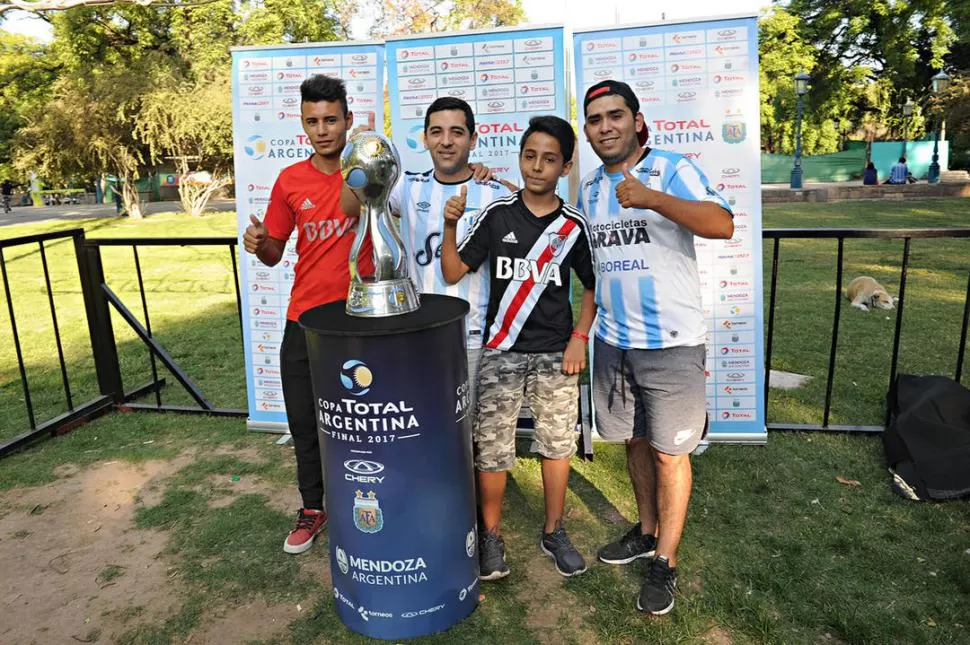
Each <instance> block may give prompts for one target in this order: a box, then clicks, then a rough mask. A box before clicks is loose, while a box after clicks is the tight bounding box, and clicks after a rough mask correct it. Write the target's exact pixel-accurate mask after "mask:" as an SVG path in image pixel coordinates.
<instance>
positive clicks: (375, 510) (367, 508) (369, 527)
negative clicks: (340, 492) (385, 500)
mask: <svg viewBox="0 0 970 645" xmlns="http://www.w3.org/2000/svg"><path fill="white" fill-rule="evenodd" d="M355 495H356V497H355V498H354V526H356V527H357V529H358V530H359V531H362V532H363V533H378V532H379V531H380V530H381V529H382V528H384V513H383V512H382V511H381V506H380V504H379V503H378V501H377V495H376V494H375V493H374V491H368V492H367V496H366V497H365V496H364V492H363V491H360V490H358V491H357V492H356V493H355Z"/></svg>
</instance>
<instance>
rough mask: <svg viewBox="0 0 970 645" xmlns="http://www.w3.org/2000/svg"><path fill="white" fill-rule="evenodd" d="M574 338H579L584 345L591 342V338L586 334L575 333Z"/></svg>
mask: <svg viewBox="0 0 970 645" xmlns="http://www.w3.org/2000/svg"><path fill="white" fill-rule="evenodd" d="M573 338H578V339H579V340H581V341H583V342H584V343H588V342H589V336H587V335H586V334H584V333H583V332H581V331H574V332H573Z"/></svg>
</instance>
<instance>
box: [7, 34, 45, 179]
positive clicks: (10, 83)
mask: <svg viewBox="0 0 970 645" xmlns="http://www.w3.org/2000/svg"><path fill="white" fill-rule="evenodd" d="M56 78H57V65H56V64H55V63H53V62H52V61H50V59H49V58H48V56H47V48H46V47H45V46H44V45H42V44H39V43H35V42H33V41H31V40H30V39H28V38H25V37H23V36H19V35H15V34H8V33H5V32H0V175H2V176H3V178H14V169H13V167H12V166H11V165H10V162H11V160H12V158H13V144H14V137H15V135H16V133H17V130H19V129H20V128H21V127H23V126H24V125H25V123H26V115H29V114H36V113H37V111H38V110H39V109H40V106H41V105H42V104H43V103H44V101H45V100H46V98H47V95H48V93H49V91H50V87H51V84H52V83H53V82H54V81H55V80H56ZM20 179H23V178H22V177H21V178H20Z"/></svg>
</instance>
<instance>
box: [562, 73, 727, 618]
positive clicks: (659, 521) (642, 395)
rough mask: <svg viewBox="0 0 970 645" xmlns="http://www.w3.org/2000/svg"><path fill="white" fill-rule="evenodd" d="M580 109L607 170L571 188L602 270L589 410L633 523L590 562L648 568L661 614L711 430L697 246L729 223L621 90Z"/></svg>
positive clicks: (611, 88)
mask: <svg viewBox="0 0 970 645" xmlns="http://www.w3.org/2000/svg"><path fill="white" fill-rule="evenodd" d="M583 109H584V112H585V117H586V122H585V125H584V126H583V131H584V132H585V134H586V138H587V140H588V141H589V142H590V145H592V147H593V151H594V152H596V155H597V156H598V157H599V158H600V160H601V161H602V162H603V165H602V166H600V167H599V168H597V169H596V170H594V171H593V172H591V173H589V174H588V175H586V177H585V178H584V179H583V181H582V183H581V184H580V190H579V208H580V209H581V210H582V211H583V213H584V214H585V215H586V218H587V220H588V222H589V231H590V235H591V240H590V241H591V242H592V246H593V253H594V256H595V260H596V266H597V267H598V269H599V278H598V281H597V284H596V304H597V314H598V319H597V320H598V322H597V324H596V325H595V326H594V329H593V331H594V336H595V339H594V346H593V356H594V360H593V365H592V391H593V409H594V413H595V422H596V428H597V431H598V432H599V434H600V436H602V437H603V438H604V439H606V440H607V441H611V442H616V443H619V442H624V443H625V444H626V454H627V469H628V471H629V474H630V480H631V481H632V483H633V492H634V495H635V496H636V501H637V509H638V514H639V522H638V523H637V524H636V525H635V526H634V527H633V528H632V529H630V531H629V532H627V534H626V535H624V536H623V537H622V538H620V539H619V540H618V541H616V542H614V543H612V544H608V545H606V546H605V547H603V548H602V549H600V551H599V553H598V554H597V555H598V557H599V559H600V560H602V561H603V562H607V563H610V564H627V563H629V562H633V561H634V560H636V559H637V558H652V560H651V562H650V567H649V570H648V573H647V576H646V579H645V580H644V582H643V585H642V587H641V588H640V595H639V597H638V598H637V608H638V609H639V610H640V611H644V612H649V613H651V614H658V615H659V614H666V613H667V612H669V611H670V610H671V609H672V608H673V606H674V595H673V594H674V589H675V586H676V582H677V569H676V566H677V546H678V544H679V543H680V538H681V535H682V533H683V529H684V523H685V521H686V519H687V504H688V501H689V500H690V492H691V467H690V458H689V455H690V453H691V452H692V451H693V450H694V448H695V447H697V444H698V443H699V442H700V440H701V438H702V437H703V433H704V431H705V429H706V426H707V406H706V400H705V399H706V388H705V376H704V358H705V347H704V343H705V341H706V335H707V327H706V325H705V322H704V314H703V309H702V307H701V294H700V280H699V277H698V272H697V260H696V258H695V255H694V236H695V235H698V236H701V237H707V238H723V239H727V238H730V237H731V235H732V234H733V232H734V223H733V220H732V213H731V210H730V207H729V206H728V204H727V202H726V201H725V200H724V198H723V197H721V196H720V195H719V194H718V193H717V192H715V191H714V190H713V189H712V188H711V187H710V186H709V184H708V181H707V178H706V177H705V176H704V173H703V172H701V170H700V169H699V168H698V167H697V166H695V165H694V164H693V162H691V161H690V160H689V159H687V158H686V157H684V156H683V155H680V154H677V153H674V152H668V151H664V150H656V149H652V148H650V147H649V146H646V145H645V144H646V143H647V140H648V130H647V126H646V123H645V122H644V117H643V114H641V113H640V102H639V101H638V100H637V97H636V95H635V94H634V93H633V91H632V90H631V89H630V87H629V86H628V85H627V84H626V83H621V82H619V81H612V80H608V81H603V82H601V83H597V84H596V85H594V86H592V87H590V88H589V90H587V92H586V97H585V100H584V102H583Z"/></svg>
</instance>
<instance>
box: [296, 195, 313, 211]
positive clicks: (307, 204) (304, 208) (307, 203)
mask: <svg viewBox="0 0 970 645" xmlns="http://www.w3.org/2000/svg"><path fill="white" fill-rule="evenodd" d="M316 207H317V205H316V204H314V203H313V202H311V201H310V198H309V197H307V198H306V199H304V200H303V203H302V204H301V205H300V210H301V211H308V210H310V209H311V208H316Z"/></svg>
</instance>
